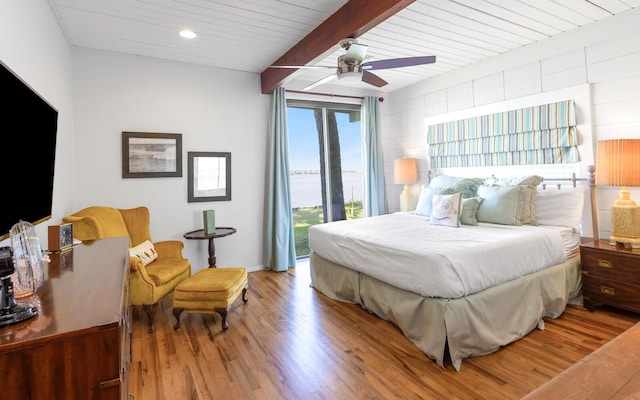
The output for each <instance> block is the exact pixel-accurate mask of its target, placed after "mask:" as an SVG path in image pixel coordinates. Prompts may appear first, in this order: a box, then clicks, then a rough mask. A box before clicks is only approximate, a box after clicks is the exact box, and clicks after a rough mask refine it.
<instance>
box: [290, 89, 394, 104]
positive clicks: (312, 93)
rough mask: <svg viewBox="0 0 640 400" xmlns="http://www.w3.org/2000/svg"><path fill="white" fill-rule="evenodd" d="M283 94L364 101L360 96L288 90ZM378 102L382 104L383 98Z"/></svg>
mask: <svg viewBox="0 0 640 400" xmlns="http://www.w3.org/2000/svg"><path fill="white" fill-rule="evenodd" d="M285 92H287V93H301V94H311V95H314V96H328V97H344V98H347V99H360V100H363V99H364V97H362V96H346V95H344V94H330V93H318V92H303V91H302V90H289V89H286V90H285ZM378 101H379V102H380V103H382V102H383V101H384V98H383V97H378Z"/></svg>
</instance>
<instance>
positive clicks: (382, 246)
mask: <svg viewBox="0 0 640 400" xmlns="http://www.w3.org/2000/svg"><path fill="white" fill-rule="evenodd" d="M576 237H577V240H578V242H577V243H579V235H578V236H577V235H576V234H575V232H573V230H572V229H570V228H560V227H551V226H545V227H538V226H529V225H523V226H509V225H495V224H482V223H481V224H479V225H478V226H469V225H462V226H460V227H459V228H451V227H446V226H433V225H430V223H429V219H428V218H427V217H423V216H418V215H413V214H405V213H395V214H387V215H381V216H376V217H368V218H361V219H356V220H348V221H337V222H332V223H327V224H322V225H315V226H312V227H311V228H310V229H309V247H310V248H311V250H312V251H313V252H314V253H315V254H317V255H319V256H321V257H322V258H324V259H326V260H328V261H331V262H334V263H336V264H339V265H343V266H346V267H348V268H351V269H354V270H356V271H360V272H363V273H366V274H367V275H369V276H371V277H373V278H376V279H379V280H381V281H383V282H387V283H389V284H391V285H393V286H395V287H398V288H400V289H404V290H408V291H411V292H414V293H417V294H420V295H422V296H425V297H441V298H459V297H463V296H467V295H469V294H472V293H476V292H479V291H481V290H483V289H486V288H489V287H492V286H496V285H499V284H501V283H504V282H508V281H511V280H514V279H516V278H519V277H521V276H523V275H527V274H530V273H532V272H535V271H538V270H541V269H544V268H546V267H549V266H552V265H554V264H558V263H562V262H563V261H565V260H566V259H567V255H568V254H569V253H570V252H571V251H572V250H574V249H575V248H576V247H577V244H576ZM565 247H566V249H565Z"/></svg>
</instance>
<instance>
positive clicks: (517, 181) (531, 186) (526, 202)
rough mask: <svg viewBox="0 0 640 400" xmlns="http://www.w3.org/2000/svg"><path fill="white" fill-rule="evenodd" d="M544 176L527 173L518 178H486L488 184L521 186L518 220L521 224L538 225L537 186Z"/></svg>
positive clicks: (485, 182)
mask: <svg viewBox="0 0 640 400" xmlns="http://www.w3.org/2000/svg"><path fill="white" fill-rule="evenodd" d="M542 180H543V178H542V177H541V176H538V175H526V176H521V177H516V178H496V177H493V176H492V177H491V178H487V179H485V180H484V183H483V184H484V185H486V186H520V187H521V188H520V206H519V210H518V220H519V221H520V224H521V225H537V222H536V195H537V192H538V189H537V186H538V185H539V184H540V183H541V182H542Z"/></svg>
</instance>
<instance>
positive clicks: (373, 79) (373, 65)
mask: <svg viewBox="0 0 640 400" xmlns="http://www.w3.org/2000/svg"><path fill="white" fill-rule="evenodd" d="M338 44H339V45H340V47H342V48H343V49H344V50H345V54H343V55H341V56H339V57H338V65H337V67H335V66H328V65H298V66H296V65H272V66H271V68H335V69H336V72H334V73H333V74H331V75H328V76H326V77H324V78H322V79H320V80H319V81H317V82H314V83H312V84H311V85H309V86H307V87H305V88H304V89H302V90H311V89H313V88H315V87H316V86H320V85H322V84H324V83H327V82H329V81H331V80H333V79H335V78H337V79H338V80H341V81H344V82H359V81H362V82H365V83H368V84H370V85H373V86H376V87H382V86H384V85H386V84H387V83H388V82H387V81H385V80H384V79H382V78H380V77H379V76H378V75H375V74H373V73H371V72H369V71H370V70H379V69H391V68H402V67H411V66H414V65H424V64H432V63H434V62H436V57H435V56H419V57H406V58H391V59H388V60H377V61H369V62H363V61H364V59H365V57H366V55H367V46H366V45H364V44H359V43H357V41H356V39H354V38H347V39H343V40H341V41H340V42H339V43H338Z"/></svg>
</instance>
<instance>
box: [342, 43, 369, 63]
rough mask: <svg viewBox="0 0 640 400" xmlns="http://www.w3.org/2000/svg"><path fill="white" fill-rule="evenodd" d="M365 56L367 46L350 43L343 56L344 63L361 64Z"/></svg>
mask: <svg viewBox="0 0 640 400" xmlns="http://www.w3.org/2000/svg"><path fill="white" fill-rule="evenodd" d="M366 55H367V46H366V45H364V44H359V43H351V45H349V48H348V49H347V53H346V54H345V55H344V61H345V62H346V63H361V62H362V60H364V58H365V57H366Z"/></svg>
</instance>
